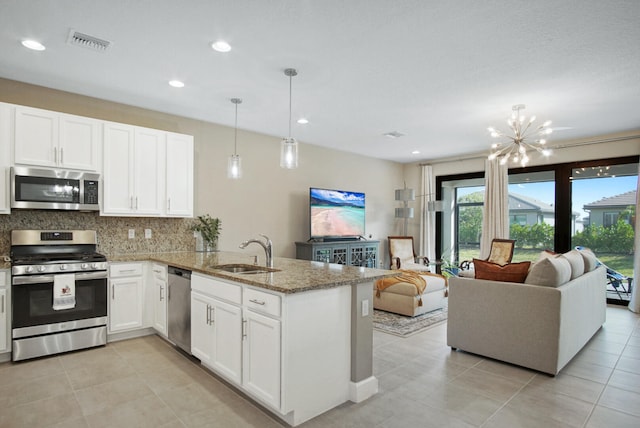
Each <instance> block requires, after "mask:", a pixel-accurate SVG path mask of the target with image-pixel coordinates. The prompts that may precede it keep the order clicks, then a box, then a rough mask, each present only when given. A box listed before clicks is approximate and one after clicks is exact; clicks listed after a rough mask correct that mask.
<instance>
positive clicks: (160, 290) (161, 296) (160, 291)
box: [160, 285, 164, 302]
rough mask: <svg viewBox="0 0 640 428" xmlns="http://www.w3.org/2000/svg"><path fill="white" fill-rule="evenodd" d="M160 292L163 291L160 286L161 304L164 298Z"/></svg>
mask: <svg viewBox="0 0 640 428" xmlns="http://www.w3.org/2000/svg"><path fill="white" fill-rule="evenodd" d="M162 291H164V287H163V286H162V285H161V286H160V301H161V302H162V301H163V300H164V297H163V296H162Z"/></svg>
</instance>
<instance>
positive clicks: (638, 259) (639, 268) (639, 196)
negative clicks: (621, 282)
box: [629, 164, 640, 313]
mask: <svg viewBox="0 0 640 428" xmlns="http://www.w3.org/2000/svg"><path fill="white" fill-rule="evenodd" d="M638 213H640V164H638V184H637V186H636V224H635V225H634V230H635V240H634V245H633V291H632V292H631V301H630V302H629V310H630V311H633V312H635V313H640V295H639V294H638V284H640V282H639V281H640V276H638V274H640V216H639V215H638Z"/></svg>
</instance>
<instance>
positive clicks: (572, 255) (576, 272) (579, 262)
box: [563, 250, 584, 279]
mask: <svg viewBox="0 0 640 428" xmlns="http://www.w3.org/2000/svg"><path fill="white" fill-rule="evenodd" d="M563 256H564V257H565V258H566V259H567V260H569V264H570V265H571V279H576V278H577V277H579V276H581V275H582V274H583V273H584V257H582V254H580V252H579V251H578V250H571V251H568V252H566V253H564V254H563Z"/></svg>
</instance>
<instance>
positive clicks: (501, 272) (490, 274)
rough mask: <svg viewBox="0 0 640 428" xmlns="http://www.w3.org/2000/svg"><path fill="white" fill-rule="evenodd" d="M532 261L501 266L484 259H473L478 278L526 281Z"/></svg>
mask: <svg viewBox="0 0 640 428" xmlns="http://www.w3.org/2000/svg"><path fill="white" fill-rule="evenodd" d="M530 266H531V262H520V263H509V264H507V265H504V266H501V265H499V264H496V263H491V262H487V261H484V260H479V259H473V267H474V270H475V272H476V279H489V280H492V281H503V282H524V280H525V279H526V278H527V274H528V273H529V267H530Z"/></svg>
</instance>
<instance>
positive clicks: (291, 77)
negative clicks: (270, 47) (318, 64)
mask: <svg viewBox="0 0 640 428" xmlns="http://www.w3.org/2000/svg"><path fill="white" fill-rule="evenodd" d="M292 80H293V75H291V74H289V139H291V87H292Z"/></svg>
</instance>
